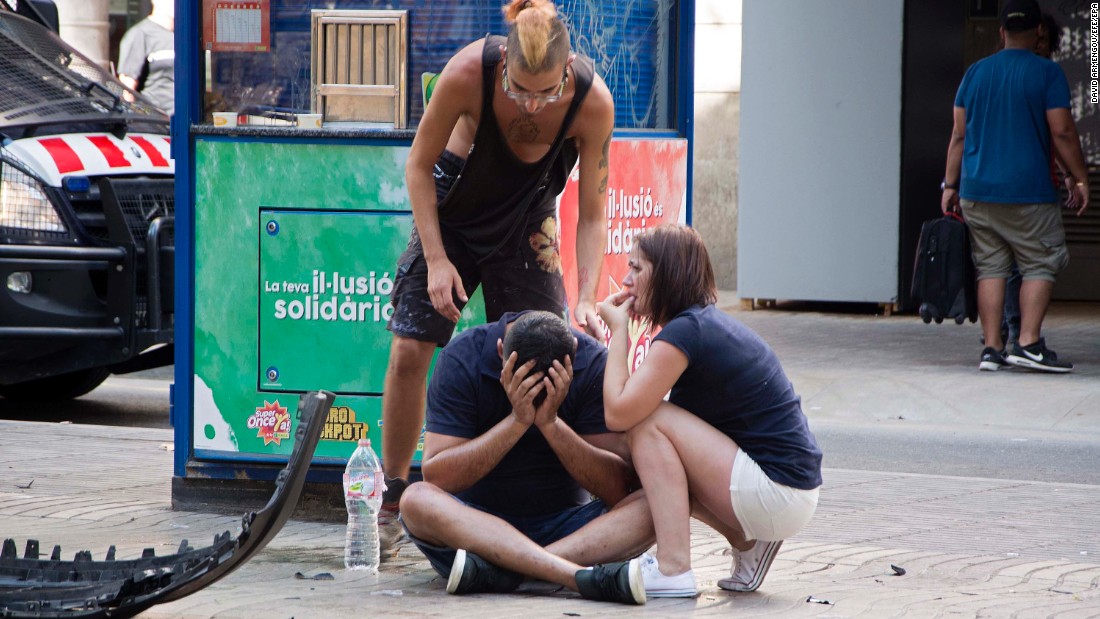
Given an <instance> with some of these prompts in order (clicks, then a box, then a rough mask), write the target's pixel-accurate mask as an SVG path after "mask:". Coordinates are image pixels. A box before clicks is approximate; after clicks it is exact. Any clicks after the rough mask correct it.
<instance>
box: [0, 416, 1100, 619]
mask: <svg viewBox="0 0 1100 619" xmlns="http://www.w3.org/2000/svg"><path fill="white" fill-rule="evenodd" d="M171 440H172V435H171V432H170V431H168V430H156V429H141V428H118V427H111V428H108V427H102V426H76V425H59V424H46V423H35V422H12V421H0V537H11V538H15V539H16V540H17V544H18V545H19V546H20V547H22V545H23V542H24V540H26V539H27V538H34V539H38V540H40V541H41V542H42V544H43V545H44V546H46V547H52V545H54V544H61V545H62V549H63V551H64V556H65V557H66V558H68V557H71V556H72V554H73V553H75V552H76V551H77V550H85V549H86V550H90V551H91V552H92V554H93V556H94V557H96V558H102V557H103V555H104V554H105V553H106V550H107V548H108V547H109V546H110V545H112V544H114V545H116V546H117V547H118V557H119V558H135V557H138V556H140V553H141V550H142V549H143V548H145V547H152V548H155V549H156V551H157V553H158V554H170V553H172V552H174V551H175V549H176V548H177V547H178V545H179V541H180V540H181V539H188V540H189V541H190V543H191V544H192V545H193V546H200V545H207V544H209V543H210V542H211V541H212V539H213V536H214V534H216V533H218V532H221V531H224V530H230V531H233V532H236V530H237V525H238V522H239V518H236V517H228V516H224V515H216V514H206V513H195V512H179V511H172V510H171V508H170V489H169V488H170V484H169V480H170V475H171V465H172V453H171V452H170V451H169V450H168V447H169V446H170V445H171ZM825 480H826V481H825V486H824V488H823V490H822V493H821V504H820V507H819V509H818V513H817V515H816V516H815V518H814V520H813V521H812V522H811V524H810V525H809V526H808V527H807V529H806V530H805V531H803V532H802V533H800V534H799V535H798V536H797V537H795V538H793V539H791V540H789V541H788V542H787V543H785V545H784V546H783V549H782V550H781V552H780V554H779V557H778V559H777V560H776V562H775V564H774V565H773V567H772V572H771V574H770V575H769V577H768V579H767V581H766V582H765V584H764V586H763V587H762V588H761V590H760V591H758V592H756V593H751V594H736V593H729V592H725V591H722V590H720V589H718V588H717V586H716V585H715V583H716V581H717V580H718V579H719V578H722V577H724V576H725V575H726V574H727V573H728V569H729V556H728V547H727V546H726V545H725V544H724V543H723V542H722V540H721V539H720V538H718V537H717V536H715V535H714V534H713V533H711V532H709V530H708V529H706V528H705V527H702V526H696V527H695V528H694V529H693V539H692V541H693V562H694V567H695V570H696V577H697V579H698V581H699V583H700V586H701V589H702V592H701V594H700V596H699V597H698V598H696V599H691V600H653V601H651V602H650V603H649V604H647V605H646V606H644V607H628V606H620V605H614V604H602V603H595V602H589V601H585V600H581V599H580V598H579V597H577V596H576V595H574V594H572V593H569V592H565V591H547V587H545V586H542V587H540V586H538V585H525V586H524V589H526V591H523V590H521V592H519V593H517V594H513V595H473V596H463V597H458V596H449V595H447V594H446V593H445V591H444V583H443V582H442V581H441V580H440V579H439V578H437V577H436V575H435V573H434V572H432V570H431V568H430V567H429V566H428V563H427V562H426V561H425V560H423V558H422V557H421V556H420V555H419V554H418V553H417V552H416V551H415V549H414V548H413V547H411V546H406V547H404V548H402V549H401V550H399V551H398V553H397V554H396V555H395V556H391V557H388V558H387V560H386V562H385V563H384V564H383V569H382V571H381V573H380V574H379V575H377V576H371V575H363V574H358V573H354V574H353V573H347V572H344V571H343V569H342V548H343V534H344V530H343V527H342V526H340V525H339V524H324V523H307V522H299V521H290V522H289V523H288V524H287V526H286V527H285V528H284V529H283V531H282V532H281V533H280V534H279V535H278V536H277V537H276V538H275V539H274V541H273V542H272V543H271V544H270V545H269V546H268V547H267V548H266V549H265V550H264V551H263V552H261V553H260V554H259V555H257V556H256V557H255V558H254V559H253V560H251V561H250V562H248V563H247V564H246V565H244V566H243V567H242V568H241V569H239V570H238V571H236V572H234V573H233V574H231V575H230V576H229V577H227V578H225V579H224V580H222V581H220V582H219V583H217V584H215V585H213V586H211V587H209V588H207V589H205V590H203V591H200V592H199V593H196V594H194V595H192V596H189V597H187V598H184V599H182V600H179V601H177V602H174V603H172V604H167V605H161V606H157V607H154V608H153V609H151V610H150V611H148V612H146V613H145V614H144V615H143V617H150V618H157V619H160V618H169V617H173V618H174V617H186V618H214V617H217V618H219V619H227V618H235V617H240V618H253V617H295V618H298V619H303V618H313V617H316V618H339V617H364V616H369V617H411V616H438V617H443V616H445V617H478V618H483V617H514V616H525V617H562V616H583V617H603V616H623V615H637V614H645V615H651V616H667V615H672V614H677V615H680V614H691V615H698V616H712V615H721V616H733V615H737V616H751V617H760V616H770V617H944V616H951V617H1008V616H1012V617H1059V618H1069V617H1073V618H1076V617H1100V534H1098V531H1100V486H1084V485H1075V484H1048V483H1040V482H1021V481H1011V480H1009V481H1006V480H989V479H970V478H958V477H941V476H930V475H913V474H899V473H879V472H866V471H850V470H840V469H826V471H825ZM891 565H897V566H899V567H902V568H903V569H904V570H905V571H906V573H905V575H904V576H898V575H895V573H894V571H893V570H892V569H891ZM321 573H328V574H331V575H332V576H333V578H334V579H333V580H313V579H311V577H313V576H316V575H318V574H321ZM532 589H534V591H532ZM808 600H810V601H808ZM814 600H820V601H821V603H819V602H817V601H814Z"/></svg>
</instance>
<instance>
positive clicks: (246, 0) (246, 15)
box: [202, 0, 271, 52]
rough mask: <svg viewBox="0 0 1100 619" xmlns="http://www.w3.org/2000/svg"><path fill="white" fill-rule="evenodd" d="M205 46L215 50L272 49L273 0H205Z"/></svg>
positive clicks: (203, 12) (203, 23)
mask: <svg viewBox="0 0 1100 619" xmlns="http://www.w3.org/2000/svg"><path fill="white" fill-rule="evenodd" d="M202 48H203V49H206V50H210V51H214V52H266V51H269V50H270V49H271V0H203V1H202Z"/></svg>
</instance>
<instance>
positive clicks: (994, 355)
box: [978, 346, 1012, 372]
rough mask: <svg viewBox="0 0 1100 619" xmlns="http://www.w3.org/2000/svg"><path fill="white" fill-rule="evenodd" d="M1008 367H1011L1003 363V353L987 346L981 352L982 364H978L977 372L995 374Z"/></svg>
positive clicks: (1005, 362)
mask: <svg viewBox="0 0 1100 619" xmlns="http://www.w3.org/2000/svg"><path fill="white" fill-rule="evenodd" d="M1008 367H1012V366H1011V365H1009V363H1008V362H1007V361H1005V356H1004V353H1003V352H1000V351H998V350H997V349H996V348H991V347H989V346H986V347H985V350H983V351H982V362H981V363H979V364H978V369H979V370H981V371H983V372H996V371H997V370H1003V369H1004V368H1008Z"/></svg>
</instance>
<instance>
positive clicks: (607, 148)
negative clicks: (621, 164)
mask: <svg viewBox="0 0 1100 619" xmlns="http://www.w3.org/2000/svg"><path fill="white" fill-rule="evenodd" d="M602 150H603V157H601V158H600V169H601V170H606V169H607V164H608V160H609V157H608V153H610V152H611V134H610V133H608V134H607V139H606V140H604V142H603V149H602Z"/></svg>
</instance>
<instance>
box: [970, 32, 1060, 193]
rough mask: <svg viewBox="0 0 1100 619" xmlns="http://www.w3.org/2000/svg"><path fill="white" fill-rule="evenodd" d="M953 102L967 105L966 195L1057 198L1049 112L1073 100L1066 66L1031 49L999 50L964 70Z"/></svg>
mask: <svg viewBox="0 0 1100 619" xmlns="http://www.w3.org/2000/svg"><path fill="white" fill-rule="evenodd" d="M955 107H961V108H965V109H966V138H965V140H964V143H963V160H962V186H961V187H960V190H959V195H960V196H961V197H963V198H965V199H967V200H976V201H981V202H995V203H1002V204H1036V203H1043V202H1057V201H1058V193H1057V191H1056V190H1055V188H1054V186H1053V185H1052V184H1051V182H1050V125H1049V124H1048V123H1047V116H1046V114H1047V110H1050V109H1056V108H1068V107H1069V85H1068V83H1067V82H1066V74H1065V73H1064V72H1063V71H1062V68H1061V67H1059V66H1058V65H1057V64H1056V63H1054V62H1052V61H1050V60H1047V59H1046V58H1043V57H1041V56H1037V55H1036V54H1034V53H1033V52H1031V50H1026V49H1006V50H1002V51H1000V52H997V53H996V54H993V55H992V56H988V57H986V58H983V59H981V60H979V61H978V62H975V63H974V64H973V65H971V66H970V68H969V69H967V71H966V75H965V76H964V77H963V81H962V83H961V84H960V85H959V91H958V93H957V94H956V95H955Z"/></svg>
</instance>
